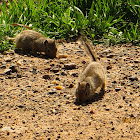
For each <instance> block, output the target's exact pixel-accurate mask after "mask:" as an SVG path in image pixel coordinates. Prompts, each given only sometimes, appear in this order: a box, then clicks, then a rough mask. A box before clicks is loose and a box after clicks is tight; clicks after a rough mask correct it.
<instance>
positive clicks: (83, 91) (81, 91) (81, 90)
mask: <svg viewBox="0 0 140 140" xmlns="http://www.w3.org/2000/svg"><path fill="white" fill-rule="evenodd" d="M89 94H90V84H89V83H88V82H79V83H78V87H77V89H76V102H77V103H79V104H81V103H84V102H85V101H86V100H87V98H88V96H89Z"/></svg>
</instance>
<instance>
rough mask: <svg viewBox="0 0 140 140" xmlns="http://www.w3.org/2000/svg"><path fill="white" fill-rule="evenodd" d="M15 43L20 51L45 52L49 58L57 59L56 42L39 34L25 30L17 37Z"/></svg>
mask: <svg viewBox="0 0 140 140" xmlns="http://www.w3.org/2000/svg"><path fill="white" fill-rule="evenodd" d="M15 42H16V48H18V49H22V50H25V51H32V52H33V53H37V52H45V55H46V56H47V57H50V58H55V57H56V53H57V48H56V44H55V40H53V39H50V38H46V37H44V36H43V35H42V34H40V33H38V32H35V31H32V30H24V31H22V32H21V33H19V34H18V35H17V36H16V38H15Z"/></svg>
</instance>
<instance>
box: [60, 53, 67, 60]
mask: <svg viewBox="0 0 140 140" xmlns="http://www.w3.org/2000/svg"><path fill="white" fill-rule="evenodd" d="M67 57H68V56H67V55H66V54H59V56H58V59H61V58H67Z"/></svg>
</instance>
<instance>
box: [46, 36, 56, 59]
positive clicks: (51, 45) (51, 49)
mask: <svg viewBox="0 0 140 140" xmlns="http://www.w3.org/2000/svg"><path fill="white" fill-rule="evenodd" d="M44 46H45V53H46V55H47V56H48V57H49V58H55V57H56V53H57V48H56V43H55V40H54V39H46V40H45V41H44Z"/></svg>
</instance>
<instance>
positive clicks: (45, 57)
mask: <svg viewBox="0 0 140 140" xmlns="http://www.w3.org/2000/svg"><path fill="white" fill-rule="evenodd" d="M15 53H17V54H19V55H22V56H24V55H27V56H29V57H31V56H33V57H37V58H42V59H53V58H50V57H48V56H46V55H45V53H44V54H43V53H39V52H38V53H36V54H34V53H33V52H32V51H24V50H21V49H17V48H15Z"/></svg>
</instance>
